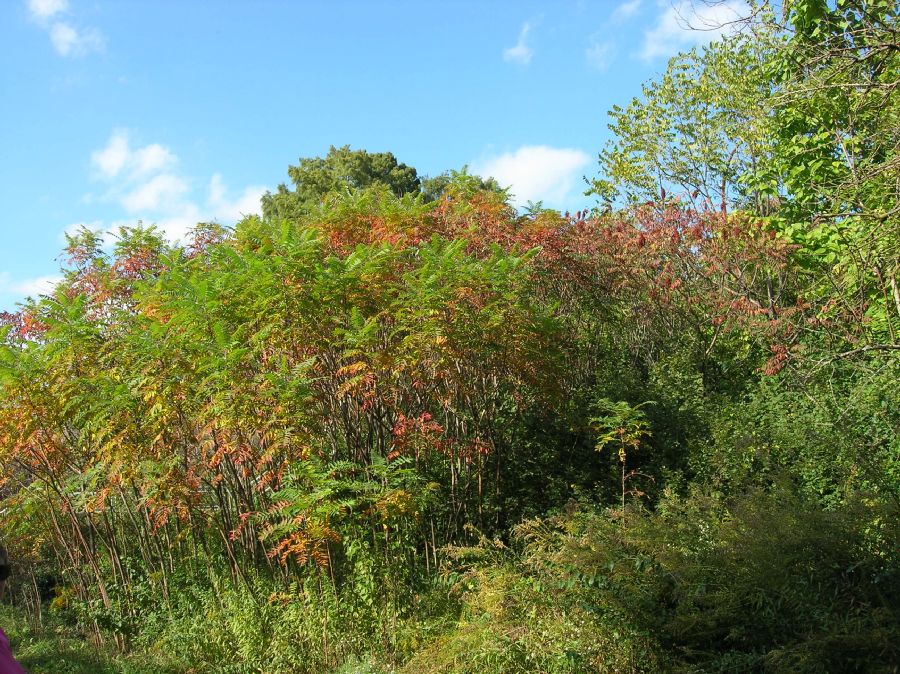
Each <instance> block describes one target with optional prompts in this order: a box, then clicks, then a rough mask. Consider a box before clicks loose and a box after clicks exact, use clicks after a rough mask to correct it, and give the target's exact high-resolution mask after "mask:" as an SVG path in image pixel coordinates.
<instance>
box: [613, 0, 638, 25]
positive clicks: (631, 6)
mask: <svg viewBox="0 0 900 674" xmlns="http://www.w3.org/2000/svg"><path fill="white" fill-rule="evenodd" d="M641 3H642V0H630V1H629V2H623V3H622V4H621V5H619V6H618V7H616V8H615V9H614V10H613V13H612V20H613V21H615V22H616V23H621V22H623V21H627V20H628V19H630V18H631V17H632V16H634V14H635V12H637V11H638V10H639V9H640V8H641Z"/></svg>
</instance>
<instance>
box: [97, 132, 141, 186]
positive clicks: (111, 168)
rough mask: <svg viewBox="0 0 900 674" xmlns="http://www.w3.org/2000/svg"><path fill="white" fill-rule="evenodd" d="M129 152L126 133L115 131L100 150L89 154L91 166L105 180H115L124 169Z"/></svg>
mask: <svg viewBox="0 0 900 674" xmlns="http://www.w3.org/2000/svg"><path fill="white" fill-rule="evenodd" d="M130 154H131V151H130V150H129V149H128V132H127V131H124V130H123V129H116V130H115V131H113V132H112V135H111V136H110V137H109V142H108V143H107V144H106V147H104V148H103V149H102V150H95V151H94V152H92V153H91V164H93V165H94V166H95V167H96V168H98V169H100V172H101V173H102V174H103V175H104V176H106V177H107V178H115V177H116V176H117V175H118V174H119V171H121V170H122V169H123V168H124V167H125V163H126V162H127V161H128V158H129V155H130Z"/></svg>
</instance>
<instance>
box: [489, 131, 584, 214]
mask: <svg viewBox="0 0 900 674" xmlns="http://www.w3.org/2000/svg"><path fill="white" fill-rule="evenodd" d="M590 160H591V158H590V156H589V155H588V154H587V153H586V152H583V151H582V150H577V149H573V148H555V147H548V146H546V145H527V146H524V147H520V148H519V149H518V150H516V151H515V152H507V153H505V154H500V155H496V156H493V157H486V158H483V159H480V160H478V161H475V162H473V163H472V172H473V173H475V174H477V175H481V176H485V177H487V176H492V177H494V178H495V179H496V180H497V182H499V183H500V184H501V185H502V186H504V187H506V186H510V187H511V188H512V189H511V192H512V194H513V199H512V200H513V203H514V204H516V205H517V206H521V205H523V204H525V203H527V202H529V201H534V202H537V201H543V202H544V203H545V204H547V205H548V206H556V207H560V208H566V207H567V206H568V205H570V204H567V203H566V202H567V200H569V199H571V198H574V197H576V195H574V194H573V189H574V188H575V185H576V184H577V183H578V181H579V180H580V178H581V175H580V174H581V171H582V169H583V168H584V167H585V166H587V164H588V163H589V162H590Z"/></svg>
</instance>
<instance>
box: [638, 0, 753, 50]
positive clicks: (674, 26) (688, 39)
mask: <svg viewBox="0 0 900 674" xmlns="http://www.w3.org/2000/svg"><path fill="white" fill-rule="evenodd" d="M660 7H662V8H664V11H663V13H662V14H661V15H660V16H659V17H658V18H657V21H656V24H655V25H654V26H653V27H652V28H651V29H649V30H648V31H646V32H645V33H644V44H643V47H642V48H641V51H640V54H639V55H640V57H641V58H642V59H644V60H646V61H649V60H651V59H654V58H657V57H668V56H672V55H674V54H676V53H678V52H679V51H684V50H687V49H690V48H692V47H695V46H698V45H704V44H708V43H710V42H712V41H713V40H715V39H717V38H719V37H722V36H723V35H726V34H728V33H729V32H732V31H733V30H735V22H736V21H738V20H740V19H741V18H742V17H744V16H747V14H748V7H747V3H746V2H744V0H723V1H722V2H717V3H715V4H706V3H702V2H694V1H692V0H680V1H679V2H676V3H675V4H671V3H662V2H661V3H660Z"/></svg>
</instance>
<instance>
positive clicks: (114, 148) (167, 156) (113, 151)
mask: <svg viewBox="0 0 900 674" xmlns="http://www.w3.org/2000/svg"><path fill="white" fill-rule="evenodd" d="M177 160H178V158H177V157H176V156H175V155H174V154H173V153H172V151H171V150H169V148H167V147H165V146H163V145H159V144H158V143H150V144H149V145H145V146H143V147H139V148H136V149H132V148H131V139H130V138H129V135H128V130H127V129H115V130H114V131H113V132H112V134H111V135H110V137H109V141H108V142H107V143H106V145H105V146H104V147H102V148H100V149H99V150H95V151H94V152H92V153H91V165H92V166H93V167H94V169H95V170H96V171H98V172H99V174H100V175H101V176H103V177H104V178H107V179H110V178H115V177H117V176H119V175H120V174H122V173H127V174H129V177H132V178H139V177H141V176H145V175H149V174H151V173H155V172H157V171H159V170H161V169H164V168H168V167H169V166H171V165H172V164H174V163H175V162H176V161H177Z"/></svg>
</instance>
